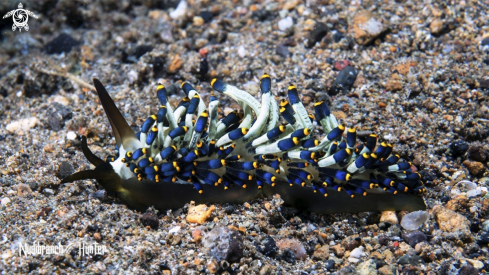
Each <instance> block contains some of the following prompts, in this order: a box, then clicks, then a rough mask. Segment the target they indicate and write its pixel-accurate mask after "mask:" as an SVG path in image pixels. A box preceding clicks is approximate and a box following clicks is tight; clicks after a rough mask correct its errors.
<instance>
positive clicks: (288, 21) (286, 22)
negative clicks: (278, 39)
mask: <svg viewBox="0 0 489 275" xmlns="http://www.w3.org/2000/svg"><path fill="white" fill-rule="evenodd" d="M292 25H294V21H293V20H292V17H290V16H287V17H285V18H284V19H280V21H278V29H279V30H281V31H286V30H287V29H288V28H290V27H292Z"/></svg>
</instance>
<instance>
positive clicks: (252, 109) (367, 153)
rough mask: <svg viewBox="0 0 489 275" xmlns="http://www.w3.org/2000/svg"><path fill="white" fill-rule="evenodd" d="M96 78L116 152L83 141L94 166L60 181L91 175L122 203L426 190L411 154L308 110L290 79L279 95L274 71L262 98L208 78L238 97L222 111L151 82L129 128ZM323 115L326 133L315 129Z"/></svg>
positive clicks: (362, 200) (364, 207) (413, 197)
mask: <svg viewBox="0 0 489 275" xmlns="http://www.w3.org/2000/svg"><path fill="white" fill-rule="evenodd" d="M94 84H95V87H96V89H97V93H98V95H99V97H100V101H101V102H102V105H103V107H104V110H105V112H106V114H107V117H108V119H109V122H110V124H111V126H112V130H113V133H114V137H115V139H116V142H117V145H118V148H119V156H118V157H117V158H111V159H109V160H107V161H103V160H101V159H100V158H98V157H97V156H95V155H94V154H92V153H91V152H90V150H89V149H88V146H87V143H86V138H85V137H83V138H82V150H83V153H84V154H85V156H86V157H87V159H88V160H89V161H90V162H91V163H92V164H94V165H95V166H96V168H95V169H94V170H88V171H81V172H78V173H75V174H73V175H71V176H69V177H67V178H65V179H63V181H62V182H70V181H74V180H80V179H89V178H92V179H97V180H98V181H99V182H100V183H101V184H102V185H103V186H104V188H106V189H108V190H110V191H113V192H117V194H118V197H119V198H120V199H121V200H122V201H123V202H124V203H126V204H127V205H128V206H129V207H131V208H135V209H139V210H144V209H145V208H147V207H149V206H155V207H156V208H157V209H160V210H164V209H168V208H178V207H182V206H183V205H184V204H185V203H187V202H189V201H191V200H193V201H196V202H197V203H225V202H230V203H242V202H245V201H249V200H252V199H254V198H257V197H259V196H261V195H265V196H270V195H273V194H276V193H278V194H280V195H281V197H282V198H283V199H284V201H285V203H286V204H289V205H293V206H295V207H299V208H302V209H305V210H308V211H312V212H316V213H345V212H350V213H351V212H364V211H379V210H408V211H414V210H423V209H425V208H426V206H425V204H424V201H423V199H422V198H421V197H419V196H417V195H418V194H421V193H423V192H424V191H425V189H424V187H423V185H422V182H421V178H420V175H419V174H418V173H413V172H411V163H408V162H399V159H400V158H399V156H398V155H395V154H393V153H392V146H391V145H390V144H387V143H385V142H381V143H380V144H378V138H377V136H376V135H374V134H372V135H370V136H369V137H368V138H367V139H366V141H365V142H359V141H358V140H357V136H356V131H355V128H349V129H346V128H345V127H344V126H343V125H341V124H338V121H337V120H336V118H335V116H334V115H333V113H331V111H330V109H329V108H328V106H327V105H326V104H325V103H324V102H317V103H316V104H315V105H314V111H315V114H314V115H311V114H309V113H308V112H307V111H306V109H305V108H304V106H303V105H302V102H301V101H300V98H299V94H298V92H297V88H296V87H295V86H293V85H291V86H289V88H288V98H289V101H287V100H282V101H281V102H280V103H277V102H276V101H275V100H274V98H273V94H272V92H271V86H272V81H271V79H270V77H269V76H268V75H266V74H265V75H263V77H262V79H261V81H260V89H261V92H262V97H261V103H260V102H259V101H257V100H256V99H255V98H254V97H253V96H252V95H250V94H249V93H247V92H245V91H243V90H240V89H238V88H236V87H234V86H232V85H227V84H225V83H224V82H222V81H221V80H217V79H214V80H213V81H212V82H211V86H212V88H213V89H214V90H215V91H217V92H219V93H222V94H225V95H227V96H229V97H231V98H232V99H234V100H236V101H237V102H238V104H239V105H240V106H241V107H242V111H238V110H235V111H233V112H231V113H229V114H228V115H226V116H224V117H223V118H221V119H219V114H218V111H217V108H218V106H219V101H218V99H217V97H215V96H214V95H211V97H210V102H209V103H208V107H207V106H206V104H205V103H204V101H203V99H202V98H201V96H200V94H199V93H198V92H197V91H196V90H195V89H194V88H193V87H192V86H191V85H190V84H188V83H185V82H184V83H182V86H181V88H182V90H183V91H184V92H185V94H186V95H187V96H186V97H185V98H184V99H183V100H182V101H181V102H180V104H179V105H178V106H177V107H176V108H174V107H173V106H171V104H169V102H168V101H167V94H166V89H165V87H164V86H163V85H161V84H158V86H157V88H156V93H157V97H158V99H159V102H160V108H159V110H158V112H157V114H154V115H151V116H150V117H148V118H147V119H146V121H145V122H144V123H143V125H142V127H141V132H139V133H137V134H136V133H134V132H133V131H132V129H131V128H130V127H129V125H128V124H127V122H126V121H125V120H124V118H123V116H122V114H121V113H120V111H119V110H118V109H117V107H116V106H115V104H114V102H113V101H112V99H111V98H110V96H109V95H108V93H107V91H106V90H105V88H104V87H103V85H102V84H101V83H100V81H98V80H97V79H94ZM314 121H316V122H317V124H316V125H321V126H322V130H323V131H324V133H325V136H324V137H323V138H322V139H321V140H317V139H314V138H313V137H312V132H313V131H312V129H313V128H314V127H316V126H314V125H315V123H314Z"/></svg>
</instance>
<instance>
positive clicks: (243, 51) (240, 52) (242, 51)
mask: <svg viewBox="0 0 489 275" xmlns="http://www.w3.org/2000/svg"><path fill="white" fill-rule="evenodd" d="M238 56H239V57H241V58H243V57H245V56H246V49H245V47H244V46H239V47H238Z"/></svg>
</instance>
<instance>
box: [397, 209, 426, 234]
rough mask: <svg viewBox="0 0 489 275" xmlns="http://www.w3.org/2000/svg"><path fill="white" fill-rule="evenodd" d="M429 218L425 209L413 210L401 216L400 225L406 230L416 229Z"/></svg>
mask: <svg viewBox="0 0 489 275" xmlns="http://www.w3.org/2000/svg"><path fill="white" fill-rule="evenodd" d="M429 219H430V214H428V212H426V211H414V212H411V213H409V214H406V215H405V216H404V217H402V220H401V226H402V228H404V229H406V230H416V229H418V228H419V227H420V226H422V225H423V224H424V223H425V222H427V221H428V220H429Z"/></svg>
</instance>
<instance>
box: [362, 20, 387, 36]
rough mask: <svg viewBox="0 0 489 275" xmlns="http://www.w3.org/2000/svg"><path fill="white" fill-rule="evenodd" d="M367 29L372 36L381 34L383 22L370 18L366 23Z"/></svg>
mask: <svg viewBox="0 0 489 275" xmlns="http://www.w3.org/2000/svg"><path fill="white" fill-rule="evenodd" d="M364 28H365V30H366V31H367V32H368V33H369V34H370V35H372V36H376V35H379V34H380V33H381V32H382V28H383V26H382V23H380V22H379V21H377V20H375V19H373V18H370V19H369V20H368V21H367V22H366V23H365V25H364Z"/></svg>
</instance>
